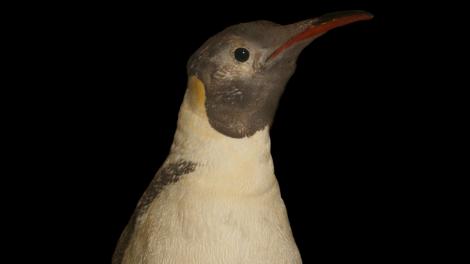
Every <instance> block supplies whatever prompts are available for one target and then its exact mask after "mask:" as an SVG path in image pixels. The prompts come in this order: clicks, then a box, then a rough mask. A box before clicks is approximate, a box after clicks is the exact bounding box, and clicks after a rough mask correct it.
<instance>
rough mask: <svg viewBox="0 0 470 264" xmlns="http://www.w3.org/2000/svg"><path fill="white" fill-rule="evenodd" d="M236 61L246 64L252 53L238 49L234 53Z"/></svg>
mask: <svg viewBox="0 0 470 264" xmlns="http://www.w3.org/2000/svg"><path fill="white" fill-rule="evenodd" d="M234 55H235V59H237V61H239V62H245V61H247V60H248V58H249V57H250V52H249V51H248V50H247V49H245V48H238V49H236V50H235V52H234Z"/></svg>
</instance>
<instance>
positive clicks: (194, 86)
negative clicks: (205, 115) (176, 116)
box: [188, 76, 206, 112]
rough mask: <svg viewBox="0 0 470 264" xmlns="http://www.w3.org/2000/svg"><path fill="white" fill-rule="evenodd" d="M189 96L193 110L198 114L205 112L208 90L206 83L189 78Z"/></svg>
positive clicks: (192, 77) (195, 78)
mask: <svg viewBox="0 0 470 264" xmlns="http://www.w3.org/2000/svg"><path fill="white" fill-rule="evenodd" d="M188 96H189V102H190V105H191V108H192V109H193V110H195V111H198V112H205V110H206V108H205V105H204V104H205V103H206V89H205V87H204V83H202V81H201V80H199V79H198V78H197V77H196V76H191V77H189V80H188Z"/></svg>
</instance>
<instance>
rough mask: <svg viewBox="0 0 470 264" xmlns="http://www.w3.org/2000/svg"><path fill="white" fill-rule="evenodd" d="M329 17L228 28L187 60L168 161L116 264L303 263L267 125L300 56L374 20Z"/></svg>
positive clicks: (355, 15) (352, 14) (358, 15)
mask: <svg viewBox="0 0 470 264" xmlns="http://www.w3.org/2000/svg"><path fill="white" fill-rule="evenodd" d="M371 18H372V15H371V14H370V13H368V12H365V11H343V12H336V13H330V14H326V15H323V16H320V17H318V18H315V19H307V20H304V21H301V22H298V23H293V24H289V25H279V24H276V23H273V22H270V21H264V20H262V21H255V22H249V23H242V24H237V25H234V26H230V27H228V28H226V29H225V30H223V31H222V32H220V33H218V34H216V35H215V36H213V37H211V38H210V39H208V40H207V41H206V42H205V43H204V44H203V45H202V46H201V47H200V48H199V49H198V50H197V51H196V52H195V53H194V54H193V55H192V56H191V57H190V59H189V61H188V64H187V73H188V84H187V89H186V92H185V95H184V98H183V102H182V104H181V107H180V111H179V114H178V121H177V128H176V132H175V135H174V140H173V144H172V145H171V149H170V152H169V155H168V157H167V158H166V160H165V161H164V163H163V165H162V166H161V168H160V169H159V170H158V171H157V173H156V175H155V177H154V178H153V180H152V181H151V183H150V185H149V186H148V188H147V189H146V191H145V192H144V194H143V196H142V198H141V199H140V200H139V202H138V204H137V206H136V210H135V212H134V214H133V216H132V217H131V219H130V221H129V223H128V225H127V226H126V227H125V229H124V231H123V232H122V234H121V237H120V238H119V241H118V244H117V246H116V249H115V252H114V254H113V258H112V263H113V264H176V263H177V264H181V263H185V264H186V263H187V264H221V263H224V264H235V263H237V264H239V263H250V264H299V263H302V260H301V255H300V253H299V250H298V248H297V245H296V243H295V240H294V237H293V234H292V231H291V227H290V224H289V220H288V215H287V211H286V207H285V205H284V202H283V200H282V198H281V193H280V189H279V185H278V182H277V180H276V176H275V174H274V166H273V160H272V157H271V152H270V144H271V143H270V136H269V128H270V126H271V124H272V121H273V118H274V115H275V112H276V108H277V105H278V102H279V99H280V97H281V95H282V93H283V91H284V88H285V86H286V84H287V81H288V80H289V78H290V77H291V76H292V74H293V73H294V71H295V68H296V60H297V57H298V56H299V54H300V53H301V51H302V50H303V49H304V48H305V47H306V46H307V45H309V44H310V43H311V42H312V41H313V40H314V39H316V38H317V37H319V36H321V35H322V34H324V33H326V32H327V31H329V30H331V29H334V28H337V27H339V26H343V25H347V24H350V23H353V22H356V21H362V20H368V19H371Z"/></svg>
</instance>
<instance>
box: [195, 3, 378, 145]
mask: <svg viewBox="0 0 470 264" xmlns="http://www.w3.org/2000/svg"><path fill="white" fill-rule="evenodd" d="M370 18H372V15H371V14H369V13H367V12H364V11H345V12H337V13H331V14H327V15H324V16H321V17H318V18H315V19H308V20H304V21H301V22H298V23H294V24H290V25H279V24H276V23H273V22H269V21H255V22H249V23H242V24H238V25H234V26H231V27H228V28H226V29H225V30H223V31H222V32H220V33H218V34H216V35H215V36H213V37H211V38H210V39H209V40H207V41H206V42H205V43H204V44H203V45H202V46H201V47H200V48H199V49H198V50H197V51H196V52H195V53H194V54H193V55H192V56H191V58H190V59H189V62H188V75H189V77H190V81H191V80H193V81H194V80H195V81H196V82H197V83H198V84H199V85H198V87H200V88H199V89H203V91H200V92H199V94H201V96H202V97H203V98H202V100H200V101H201V105H203V107H204V110H205V111H204V112H205V114H206V115H207V119H208V120H209V123H210V125H211V126H212V127H213V128H214V129H215V130H217V131H218V132H219V133H222V134H224V135H226V136H229V137H233V138H242V137H249V136H251V135H253V134H254V133H256V131H259V130H262V129H264V128H265V127H266V126H270V125H271V123H272V121H273V118H274V114H275V112H276V108H277V105H278V102H279V99H280V97H281V95H282V93H283V91H284V88H285V85H286V83H287V81H288V80H289V78H290V77H291V76H292V74H293V73H294V71H295V67H296V60H297V57H298V55H299V54H300V52H301V51H302V50H303V49H304V48H305V47H306V46H307V45H308V44H310V43H311V42H312V41H313V40H314V39H315V38H317V37H319V36H320V35H322V34H324V33H326V32H327V31H329V30H330V29H333V28H336V27H339V26H343V25H346V24H349V23H352V22H355V21H360V20H367V19H370Z"/></svg>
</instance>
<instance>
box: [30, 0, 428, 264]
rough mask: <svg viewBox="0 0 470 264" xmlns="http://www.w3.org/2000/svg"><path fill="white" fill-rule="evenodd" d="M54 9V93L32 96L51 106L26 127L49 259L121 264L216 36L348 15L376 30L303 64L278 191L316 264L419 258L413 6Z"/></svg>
mask: <svg viewBox="0 0 470 264" xmlns="http://www.w3.org/2000/svg"><path fill="white" fill-rule="evenodd" d="M54 8H58V9H57V10H60V11H57V12H52V13H54V14H53V16H50V17H49V16H46V15H44V16H43V17H41V20H42V21H46V23H45V24H40V25H34V24H32V25H31V28H32V29H33V30H39V34H38V39H36V40H35V41H38V42H39V43H40V44H41V47H44V50H42V49H40V48H38V49H37V50H35V51H38V52H39V53H40V54H39V55H38V56H39V57H38V59H37V60H36V61H35V64H34V66H35V67H38V68H40V69H41V74H37V76H36V77H37V78H38V79H40V80H41V81H43V83H44V84H45V87H44V88H43V89H41V90H40V91H35V92H33V93H32V95H33V97H34V94H35V93H37V94H38V95H39V94H40V95H41V97H42V98H45V99H44V100H41V102H40V104H41V110H40V111H39V110H38V111H32V112H31V113H29V114H28V115H29V117H32V119H33V118H34V120H35V123H33V124H31V126H32V127H34V128H36V129H38V130H39V132H37V133H35V134H34V135H33V136H32V137H33V140H37V141H39V142H40V143H39V145H38V146H37V148H35V149H36V150H37V151H34V152H31V153H30V155H31V156H32V158H33V159H35V160H37V161H38V162H37V165H35V166H36V168H35V169H39V168H41V169H42V171H45V174H44V176H41V178H40V179H38V178H35V177H34V176H33V178H35V179H34V180H32V182H30V183H29V184H28V186H29V187H28V188H31V189H34V187H35V186H36V184H41V186H47V187H43V188H42V189H41V191H40V192H41V195H40V197H41V198H37V199H38V200H37V204H36V205H35V206H32V207H33V208H39V210H38V212H37V215H39V216H40V218H41V220H40V221H39V223H40V226H42V228H41V231H45V232H44V234H42V232H41V234H42V235H40V237H47V236H53V237H54V239H52V242H49V243H46V247H47V248H50V249H51V250H53V251H54V252H53V253H54V254H53V255H54V256H55V257H56V258H58V259H61V258H62V259H64V258H66V259H67V261H65V260H64V263H70V262H75V261H76V262H81V263H109V262H110V259H111V255H112V253H113V250H114V247H115V244H116V242H117V239H118V237H119V235H120V233H121V232H122V230H123V228H124V226H125V225H126V224H127V221H128V220H129V218H130V216H131V214H132V212H133V210H134V207H135V205H136V203H137V201H138V199H139V198H140V196H141V195H142V193H143V191H144V190H145V188H146V187H147V185H148V183H149V182H150V180H151V179H152V178H153V176H154V174H155V173H156V171H157V169H158V168H159V167H160V165H161V164H162V162H163V161H164V159H165V157H166V155H167V154H168V151H169V148H170V145H171V142H172V139H173V133H174V130H175V127H176V120H177V113H178V110H179V106H180V103H181V101H182V97H183V94H184V91H185V87H186V81H187V76H186V62H187V59H188V58H189V56H190V55H191V54H192V53H193V52H194V51H195V50H196V49H197V48H198V47H199V46H200V45H201V44H202V43H203V42H204V41H205V40H206V39H207V38H208V37H210V36H212V35H214V34H215V33H217V32H219V31H221V30H222V29H224V28H225V27H227V26H230V25H233V24H236V23H240V22H247V21H253V20H259V19H266V20H271V21H274V22H277V23H281V24H287V23H292V22H297V21H300V20H303V19H307V18H311V17H315V16H319V15H322V14H324V13H327V12H333V11H339V10H349V9H361V10H366V11H369V12H371V13H373V14H374V15H375V18H374V19H373V20H371V21H367V22H359V23H355V24H353V25H349V26H345V27H343V28H339V29H335V30H333V31H331V32H329V33H328V34H326V35H324V36H322V37H321V38H319V39H317V40H315V41H314V43H313V44H311V45H310V46H309V47H308V48H306V49H305V50H304V52H303V53H302V55H301V56H300V58H299V60H298V67H297V71H296V73H295V74H294V76H293V77H292V78H291V80H290V82H289V83H288V86H287V88H286V91H285V93H284V95H283V97H282V99H281V102H280V106H279V109H278V112H277V115H276V119H275V122H274V125H273V127H272V130H271V140H272V156H273V159H274V164H275V171H276V176H277V178H278V180H279V183H280V186H281V191H282V196H283V199H284V201H285V203H286V206H287V209H288V213H289V218H290V222H291V226H292V229H293V232H294V236H295V239H296V242H297V244H298V246H299V249H300V252H301V254H302V257H303V261H304V263H334V262H336V261H340V260H345V259H347V260H349V261H361V262H363V261H374V262H385V261H388V260H398V259H401V256H403V255H405V254H407V253H409V252H411V251H413V250H416V248H415V245H414V241H415V231H413V232H411V233H410V232H406V234H405V230H409V229H410V228H411V229H414V228H415V227H414V223H413V221H412V220H411V218H412V215H413V214H414V213H415V211H416V210H418V209H417V205H415V204H414V203H418V202H416V200H413V202H410V196H411V194H410V191H411V190H414V189H415V188H416V182H417V181H418V180H417V179H415V178H413V176H412V175H413V174H414V173H415V171H416V170H417V169H418V168H417V167H416V164H417V163H419V161H418V155H417V154H416V153H417V149H418V148H421V147H422V145H421V144H420V142H419V139H418V138H419V137H418V136H419V135H417V134H416V133H417V132H415V130H414V128H415V127H416V126H417V124H419V122H422V121H420V120H422V112H420V110H419V109H415V108H414V106H413V103H414V102H416V100H418V99H417V98H418V95H419V94H420V91H418V90H415V88H410V85H409V84H408V85H403V80H404V79H405V78H406V77H407V76H408V75H409V74H410V72H411V71H410V69H412V68H413V60H408V61H406V62H404V61H401V59H402V58H403V54H405V53H406V54H409V53H410V51H412V50H413V43H412V41H411V40H409V39H407V38H406V35H405V31H404V30H403V29H404V28H405V27H406V28H407V29H409V27H411V26H410V24H409V23H408V22H407V14H406V13H402V12H401V9H402V8H403V7H398V8H397V6H392V5H391V4H387V2H386V1H312V2H309V3H303V2H301V1H288V2H284V3H275V2H274V1H271V2H266V3H257V4H254V3H248V2H241V1H239V2H219V3H218V4H215V3H214V4H211V3H202V2H198V3H192V4H188V3H173V4H170V5H168V3H165V5H163V4H162V5H160V4H157V3H155V4H151V5H140V4H129V3H127V4H116V3H114V4H109V5H79V4H77V5H76V6H74V5H67V6H54ZM397 36H400V37H397ZM38 47H39V46H38ZM413 54H414V56H418V55H417V54H415V53H413ZM44 61H46V62H47V65H46V64H43V63H42V62H44ZM397 63H399V65H400V66H399V67H396V66H394V65H397ZM36 103H37V102H36ZM51 154H52V155H51ZM39 160H40V161H39ZM43 198H44V199H43ZM56 215H57V216H56ZM416 228H418V227H416ZM53 231H54V232H53ZM416 232H417V231H416ZM52 234H54V235H52ZM404 237H406V239H404ZM397 241H400V242H397ZM58 252H60V253H58ZM59 255H60V257H59ZM51 261H52V260H51Z"/></svg>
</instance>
